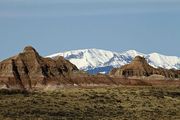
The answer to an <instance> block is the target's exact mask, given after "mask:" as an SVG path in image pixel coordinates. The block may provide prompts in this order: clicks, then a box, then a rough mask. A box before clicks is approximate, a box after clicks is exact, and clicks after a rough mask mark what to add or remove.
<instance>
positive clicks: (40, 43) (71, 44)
mask: <svg viewBox="0 0 180 120" xmlns="http://www.w3.org/2000/svg"><path fill="white" fill-rule="evenodd" d="M26 45H32V46H34V47H35V48H36V49H37V50H38V51H39V52H40V54H42V55H49V54H51V53H56V52H59V51H65V50H73V49H82V48H100V49H106V50H113V51H119V52H121V51H125V50H129V49H135V50H137V51H139V52H143V53H151V52H159V53H162V54H165V55H176V56H180V0H0V60H2V59H4V58H7V57H9V56H12V55H14V54H17V53H18V52H20V51H22V49H23V48H24V46H26Z"/></svg>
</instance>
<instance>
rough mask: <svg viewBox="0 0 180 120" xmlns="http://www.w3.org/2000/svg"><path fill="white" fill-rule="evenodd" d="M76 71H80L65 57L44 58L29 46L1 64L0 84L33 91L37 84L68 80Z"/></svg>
mask: <svg viewBox="0 0 180 120" xmlns="http://www.w3.org/2000/svg"><path fill="white" fill-rule="evenodd" d="M74 71H78V69H77V67H76V66H75V65H73V64H72V63H70V62H69V61H67V60H65V59H64V58H63V57H58V58H56V59H55V60H53V59H51V58H43V57H41V56H40V55H39V54H38V53H37V51H36V50H35V49H34V48H33V47H31V46H27V47H25V48H24V51H23V52H22V53H20V54H18V55H16V56H14V57H11V58H8V59H6V60H4V61H2V62H0V82H1V85H2V84H4V85H5V86H6V87H11V88H21V89H25V88H29V89H31V88H32V87H33V86H36V85H37V84H47V83H48V82H50V81H52V80H56V79H65V78H68V77H69V76H70V74H72V72H74Z"/></svg>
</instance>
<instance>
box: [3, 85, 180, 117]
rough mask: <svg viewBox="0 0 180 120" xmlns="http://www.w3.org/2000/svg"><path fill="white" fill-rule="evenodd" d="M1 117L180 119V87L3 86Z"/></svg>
mask: <svg viewBox="0 0 180 120" xmlns="http://www.w3.org/2000/svg"><path fill="white" fill-rule="evenodd" d="M0 119H2V120H3V119H6V120H11V119H12V120H14V119H20V120H21V119H22V120H28V119H32V120H34V119H35V120H46V119H47V120H56V119H57V120H59V119H60V120H76V119H77V120H121V119H122V120H180V87H104V88H62V89H58V90H55V91H34V92H32V93H17V92H16V91H13V92H7V91H3V90H1V91H0Z"/></svg>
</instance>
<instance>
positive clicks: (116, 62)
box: [47, 49, 180, 74]
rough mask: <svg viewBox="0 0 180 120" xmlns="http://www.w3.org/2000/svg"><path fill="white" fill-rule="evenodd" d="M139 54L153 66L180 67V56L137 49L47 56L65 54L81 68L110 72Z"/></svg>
mask: <svg viewBox="0 0 180 120" xmlns="http://www.w3.org/2000/svg"><path fill="white" fill-rule="evenodd" d="M138 55H139V56H144V57H145V58H146V60H147V61H148V63H149V64H150V65H152V66H153V67H163V68H166V69H180V57H176V56H165V55H162V54H159V53H151V54H143V53H140V52H137V51H135V50H129V51H126V52H112V51H107V50H101V49H82V50H72V51H66V52H60V53H56V54H53V55H49V56H47V57H51V58H55V57H58V56H63V57H64V58H65V59H67V60H69V61H70V62H72V63H73V64H75V65H76V66H77V67H78V68H79V69H80V70H85V71H87V72H89V73H91V74H96V73H108V72H109V71H110V70H111V69H112V68H117V67H120V66H122V65H125V64H128V63H130V62H131V61H132V60H133V58H134V57H136V56H138Z"/></svg>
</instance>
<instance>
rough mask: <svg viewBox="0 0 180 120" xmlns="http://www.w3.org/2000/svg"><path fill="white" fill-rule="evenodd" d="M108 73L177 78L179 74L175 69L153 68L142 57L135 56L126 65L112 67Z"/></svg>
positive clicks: (126, 75) (127, 75)
mask: <svg viewBox="0 0 180 120" xmlns="http://www.w3.org/2000/svg"><path fill="white" fill-rule="evenodd" d="M110 75H114V76H125V77H132V76H137V77H139V76H145V77H148V76H151V75H161V76H164V77H166V78H179V77H180V74H179V71H177V70H167V69H163V68H154V67H152V66H150V65H149V64H148V63H147V61H146V60H145V58H144V57H140V56H137V57H135V58H134V60H133V61H132V62H131V63H130V64H127V65H124V66H122V67H120V68H114V69H113V70H112V71H111V72H110Z"/></svg>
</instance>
